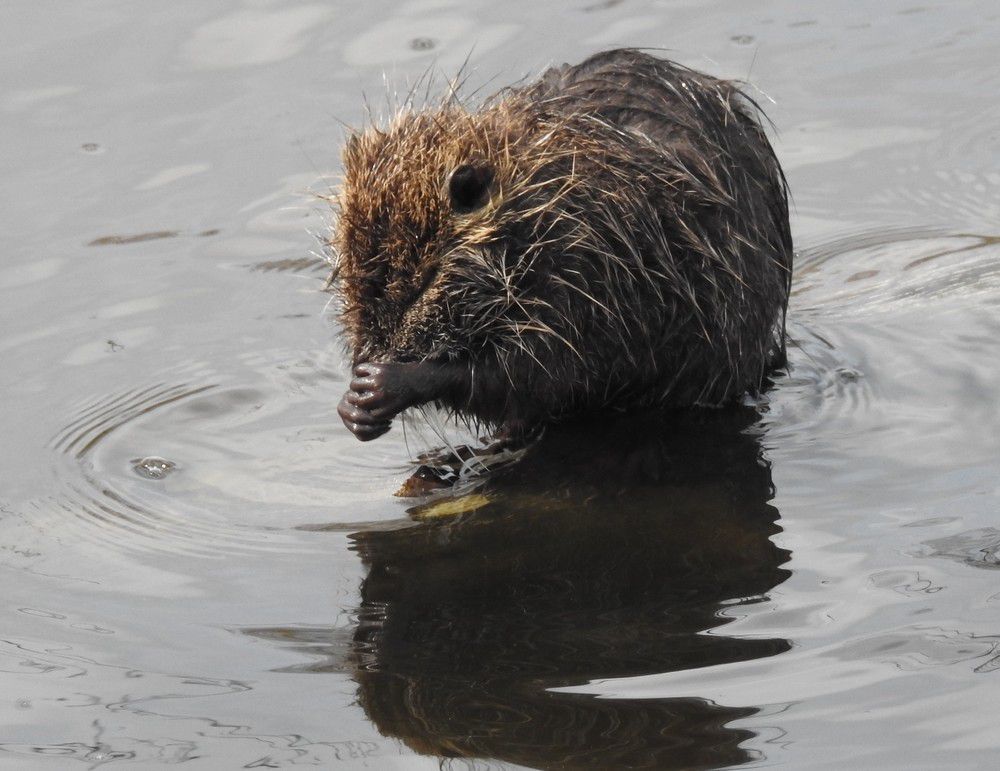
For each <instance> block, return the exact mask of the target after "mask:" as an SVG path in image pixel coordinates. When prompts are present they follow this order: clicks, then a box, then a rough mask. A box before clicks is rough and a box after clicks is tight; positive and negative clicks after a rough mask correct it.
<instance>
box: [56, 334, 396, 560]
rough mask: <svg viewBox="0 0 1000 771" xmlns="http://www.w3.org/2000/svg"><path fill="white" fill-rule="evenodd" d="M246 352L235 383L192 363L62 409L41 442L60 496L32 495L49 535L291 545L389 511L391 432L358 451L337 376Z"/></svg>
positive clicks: (236, 548) (177, 545)
mask: <svg viewBox="0 0 1000 771" xmlns="http://www.w3.org/2000/svg"><path fill="white" fill-rule="evenodd" d="M255 355H256V356H257V360H255V361H254V362H252V367H253V369H254V370H255V374H253V375H249V376H247V377H246V378H245V379H244V380H243V382H238V383H234V382H232V380H233V378H232V377H230V378H225V377H222V376H215V377H212V376H210V375H209V376H205V375H204V369H205V368H204V367H200V368H199V369H200V370H201V371H202V373H203V374H202V377H201V378H199V379H194V380H190V381H188V382H175V383H171V382H169V381H166V380H161V381H160V382H157V383H154V384H152V385H147V386H140V387H133V388H129V389H127V390H123V391H121V392H119V393H115V394H110V395H106V396H102V397H99V398H96V399H92V400H90V401H86V402H84V403H83V404H81V405H80V406H79V407H78V408H76V409H75V410H73V411H72V413H71V414H70V416H69V418H68V419H67V420H66V423H65V426H64V428H62V430H60V431H59V432H58V433H57V434H56V435H55V436H54V437H53V438H52V440H51V441H50V447H51V449H52V450H53V452H54V453H55V454H56V456H57V459H58V462H57V464H56V469H55V471H56V474H57V476H58V477H59V479H60V482H61V484H60V487H61V491H60V492H59V493H58V494H56V495H54V496H52V497H51V498H49V499H48V500H47V501H46V502H44V503H39V506H40V507H41V508H42V509H44V510H45V511H47V512H48V513H49V514H50V515H52V516H55V517H56V518H57V519H58V520H59V532H60V534H61V536H62V537H63V538H65V537H67V536H68V535H69V534H70V533H71V532H72V533H75V534H76V535H77V536H78V537H80V538H82V539H85V540H88V541H96V542H99V543H102V544H105V545H108V544H110V545H113V546H116V547H118V548H126V549H138V550H150V549H152V550H159V551H168V552H170V553H173V554H184V555H190V556H206V557H207V556H216V555H219V554H220V552H247V551H251V552H253V551H279V552H281V551H286V552H287V551H291V552H301V551H303V550H305V551H313V550H317V549H322V548H324V547H325V544H327V543H328V539H323V538H322V537H318V536H315V535H309V534H308V528H305V529H302V528H301V526H302V525H303V524H309V523H314V522H317V521H322V522H330V521H331V519H333V520H334V521H336V520H337V519H344V521H345V522H346V521H348V520H350V522H351V523H352V525H357V524H358V523H359V522H366V521H369V520H371V519H376V520H377V519H380V518H385V517H386V516H392V515H393V513H394V512H393V511H391V510H390V512H389V513H388V514H386V513H385V511H384V508H385V507H384V506H382V507H380V508H379V507H377V506H376V505H375V504H373V502H374V501H383V502H384V500H385V498H386V495H387V493H389V492H391V491H392V485H393V484H398V476H399V469H398V468H394V467H393V464H392V463H391V462H389V460H388V459H389V458H390V457H392V453H393V452H394V451H395V452H397V453H398V449H399V448H398V445H399V442H400V441H401V438H397V439H396V440H395V441H391V440H390V441H389V442H386V443H381V444H380V445H379V446H374V447H366V448H360V449H359V447H357V446H356V445H357V443H356V442H354V441H353V439H352V438H351V437H349V436H348V435H347V434H346V432H345V431H343V429H342V426H340V424H339V420H338V419H337V417H336V415H335V413H334V411H333V410H332V408H331V404H332V399H333V398H334V395H335V394H336V393H337V392H338V390H339V387H338V386H337V385H335V384H334V383H333V382H332V381H333V380H335V379H336V377H337V376H336V374H335V373H333V372H332V371H331V370H329V369H326V368H325V367H324V366H323V364H322V362H320V363H317V362H316V361H308V360H307V361H303V362H299V363H298V365H296V364H294V363H289V361H290V357H288V356H287V355H286V356H284V357H278V358H279V360H281V361H282V362H283V363H282V364H280V365H277V366H272V365H271V362H270V361H269V360H270V359H271V358H272V357H269V356H266V355H261V354H259V353H258V354H255ZM244 363H245V362H244ZM227 380H228V381H229V382H227ZM248 382H249V383H251V384H249V385H248ZM398 457H399V456H398V454H397V461H398ZM331 509H333V510H334V514H333V515H331ZM345 510H346V511H347V512H349V513H345Z"/></svg>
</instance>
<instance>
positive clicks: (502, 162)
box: [331, 50, 792, 439]
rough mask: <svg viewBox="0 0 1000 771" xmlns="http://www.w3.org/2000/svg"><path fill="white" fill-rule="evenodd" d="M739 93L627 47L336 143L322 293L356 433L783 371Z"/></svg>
mask: <svg viewBox="0 0 1000 771" xmlns="http://www.w3.org/2000/svg"><path fill="white" fill-rule="evenodd" d="M759 115H760V113H759V110H758V108H757V106H756V105H755V103H754V102H753V101H752V100H750V99H749V98H748V97H747V96H746V95H745V94H743V93H742V92H741V91H740V89H739V88H738V86H737V85H735V84H733V83H730V82H727V81H722V80H717V79H715V78H712V77H710V76H707V75H704V74H701V73H698V72H695V71H693V70H690V69H687V68H685V67H682V66H680V65H677V64H674V63H672V62H669V61H666V60H663V59H659V58H655V57H653V56H649V55H647V54H644V53H641V52H639V51H634V50H616V51H608V52H605V53H601V54H597V55H596V56H593V57H591V58H590V59H588V60H586V61H585V62H583V63H582V64H579V65H576V66H568V65H567V66H562V67H558V68H553V69H550V70H549V71H547V72H546V73H545V74H544V75H543V76H542V77H541V79H540V80H538V81H537V82H535V83H533V84H531V85H528V86H526V87H521V88H511V89H505V90H502V91H500V92H499V93H498V94H496V95H495V96H493V97H492V98H490V99H489V100H487V101H486V103H485V104H484V105H483V106H482V107H480V108H479V109H478V110H470V109H468V108H467V107H465V106H463V105H461V104H458V103H456V101H455V100H447V101H445V102H444V103H442V104H441V105H439V106H435V107H432V108H428V109H423V110H419V111H403V112H401V113H399V114H398V115H397V116H396V117H395V118H394V119H393V120H392V121H391V123H390V124H389V125H388V126H386V127H384V128H370V129H368V130H366V131H364V132H362V133H358V134H355V135H353V136H351V137H350V139H349V140H348V142H347V146H346V148H345V150H344V181H343V185H342V188H341V189H340V191H339V193H338V195H337V197H336V199H335V204H336V206H337V209H338V220H337V225H336V232H335V236H334V238H333V241H332V244H333V246H334V251H335V253H336V255H337V267H336V271H335V277H334V279H332V281H331V284H332V286H333V287H334V288H335V290H336V291H337V293H338V294H339V296H340V298H341V300H342V322H343V326H344V329H345V330H346V334H347V338H348V342H349V345H350V347H351V350H352V354H353V360H354V361H353V363H354V365H355V372H354V380H353V382H352V384H351V388H350V390H349V391H348V393H347V395H346V396H345V399H344V401H343V402H342V403H341V408H340V413H341V416H342V417H343V418H344V421H345V423H347V424H348V426H349V427H351V428H352V430H354V431H355V433H356V434H357V435H358V436H359V438H362V439H370V438H374V437H375V436H378V435H380V434H381V433H384V431H385V430H388V427H389V422H390V421H391V419H392V418H393V417H394V416H395V414H397V413H398V412H399V411H401V410H402V409H405V408H406V407H408V406H412V405H414V404H419V403H423V402H436V403H438V404H440V405H442V406H445V407H447V408H449V409H451V410H454V411H455V412H458V413H460V414H462V415H465V416H467V417H470V418H472V419H474V420H478V421H481V422H484V423H486V424H489V425H492V426H504V425H507V426H511V425H525V424H533V423H539V422H545V421H550V420H553V419H558V418H559V417H561V416H565V415H567V414H570V413H577V412H581V411H594V410H601V409H609V408H610V409H632V408H638V407H650V406H652V407H673V406H682V405H691V404H710V405H716V404H722V403H725V402H727V401H731V400H733V399H734V398H736V397H738V396H739V395H741V394H743V393H745V392H746V391H748V390H754V389H757V388H759V387H760V386H761V384H762V383H763V381H764V379H765V377H766V375H767V374H768V372H769V370H770V369H771V368H772V367H774V366H775V365H777V364H780V363H781V362H782V358H783V350H784V316H785V309H786V304H787V299H788V291H789V282H790V276H791V267H792V243H791V236H790V233H789V226H788V204H787V194H786V187H785V181H784V176H783V174H782V172H781V169H780V167H779V165H778V162H777V160H776V158H775V155H774V152H773V150H772V149H771V146H770V144H769V143H768V140H767V138H766V136H765V134H764V132H763V130H762V128H761V125H760V123H759Z"/></svg>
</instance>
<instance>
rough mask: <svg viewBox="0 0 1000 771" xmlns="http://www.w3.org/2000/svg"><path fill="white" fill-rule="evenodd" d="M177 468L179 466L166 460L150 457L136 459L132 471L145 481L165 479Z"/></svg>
mask: <svg viewBox="0 0 1000 771" xmlns="http://www.w3.org/2000/svg"><path fill="white" fill-rule="evenodd" d="M175 468H177V464H176V463H174V462H173V461H171V460H167V459H166V458H158V457H156V456H155V455H150V456H149V457H146V458H136V459H135V460H133V461H132V470H133V471H134V472H135V473H136V474H138V475H139V476H141V477H143V478H145V479H163V478H164V477H165V476H167V474H169V473H170V472H172V471H173V470H174V469H175Z"/></svg>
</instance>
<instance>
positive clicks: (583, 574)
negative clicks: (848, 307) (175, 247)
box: [353, 410, 790, 768]
mask: <svg viewBox="0 0 1000 771" xmlns="http://www.w3.org/2000/svg"><path fill="white" fill-rule="evenodd" d="M756 417H757V416H756V415H755V413H753V412H752V411H751V410H738V411H737V410H733V411H692V412H690V413H678V414H676V415H672V416H670V419H669V421H668V422H667V423H665V424H663V425H647V426H645V427H640V426H639V425H637V422H636V421H635V419H634V418H632V419H630V420H627V421H626V420H622V421H620V422H618V423H617V424H615V425H613V426H611V427H601V428H600V429H597V428H595V426H593V425H588V426H566V427H562V428H560V429H558V430H553V431H550V433H549V434H548V435H547V436H546V437H545V439H544V440H543V441H542V442H540V443H539V444H538V445H536V447H535V448H533V450H532V451H531V452H530V453H529V454H528V455H527V456H526V457H525V458H524V459H523V460H522V462H521V463H519V464H517V465H516V466H515V467H513V468H511V469H508V470H507V472H506V473H504V474H503V475H502V476H500V477H499V478H497V479H493V480H491V481H490V482H489V484H488V486H487V487H486V488H480V489H479V490H478V491H477V494H485V495H486V496H487V497H488V498H489V499H490V502H489V503H488V504H487V505H486V506H481V507H479V508H476V509H475V510H474V511H469V512H466V513H464V514H460V515H458V516H456V517H439V518H434V519H430V520H423V521H421V522H419V523H418V524H416V525H414V526H412V527H406V528H401V529H393V530H371V531H367V532H359V533H356V534H355V535H354V536H353V538H354V541H355V547H356V549H357V550H358V551H359V553H360V554H361V557H362V559H363V560H364V562H365V563H366V565H367V566H368V568H369V573H368V576H367V578H366V579H365V580H364V582H363V584H362V589H361V595H362V606H361V611H360V613H359V622H358V627H357V629H356V631H355V635H354V653H353V666H354V669H355V672H354V677H355V679H356V680H357V682H358V685H359V700H360V703H361V705H362V706H363V707H364V709H365V711H366V712H367V714H368V715H369V717H370V718H371V719H372V720H373V721H374V722H375V724H376V725H377V727H378V728H379V729H380V730H381V731H382V732H383V733H385V734H387V735H390V736H394V737H398V738H400V739H402V740H403V741H404V742H405V743H406V744H407V745H408V746H409V747H411V748H412V749H414V750H416V751H417V752H420V753H425V754H431V755H440V756H447V757H466V756H472V757H483V758H496V759H502V760H506V761H510V762H515V763H520V764H523V765H527V766H532V767H543V768H572V767H593V768H611V767H615V768H620V767H626V766H627V767H641V768H667V767H670V768H700V767H707V766H720V765H731V764H736V763H741V762H746V761H748V760H751V759H753V756H752V754H751V753H750V752H749V751H747V750H745V749H743V748H741V747H740V744H741V742H744V741H746V740H747V739H748V738H750V736H751V735H752V734H751V732H749V731H747V730H741V729H735V728H730V727H727V724H728V723H730V722H731V721H733V720H736V719H739V718H742V717H746V716H748V715H751V714H754V712H755V710H753V709H746V708H744V709H731V708H726V707H722V706H718V705H716V704H713V703H711V702H708V701H705V700H701V699H661V700H638V699H637V700H613V699H596V698H592V697H589V696H581V695H578V694H566V693H558V692H553V691H551V690H550V689H552V688H555V687H559V686H566V685H574V684H580V683H585V682H587V681H589V680H592V679H599V678H606V677H623V676H630V675H638V674H648V673H656V672H668V671H673V670H680V669H691V668H698V667H704V666H709V665H717V664H724V663H729V662H735V661H744V660H747V659H753V658H760V657H765V656H771V655H774V654H777V653H781V652H784V651H786V650H788V648H789V647H790V646H789V643H788V642H787V641H786V640H783V639H738V638H731V637H726V636H725V635H724V634H720V633H719V632H718V631H714V632H713V633H711V634H706V632H707V631H708V630H716V629H717V628H718V627H721V626H722V625H723V624H724V623H725V618H724V617H723V616H721V615H720V610H721V608H722V607H723V606H724V605H726V606H731V605H733V604H737V603H751V602H755V601H760V600H761V599H762V598H763V596H764V595H765V594H766V593H767V592H768V591H770V590H771V589H772V588H773V587H774V586H775V585H777V584H779V583H780V582H782V581H783V580H784V579H785V578H786V577H787V575H788V571H787V570H785V569H783V568H782V567H780V566H781V565H782V564H783V563H784V562H785V561H786V560H787V558H788V552H787V551H785V550H784V549H781V548H779V547H777V546H776V545H775V544H774V543H773V542H772V541H771V540H770V536H772V535H774V534H775V533H776V532H778V530H779V528H778V527H777V525H776V524H775V522H776V520H777V517H778V512H777V510H776V509H775V508H774V507H773V506H771V505H770V504H769V503H768V501H769V500H771V498H772V497H773V495H774V489H773V487H772V484H771V473H770V467H769V465H768V463H767V462H766V461H765V460H764V459H763V458H762V456H761V449H760V445H759V442H758V439H757V437H755V436H754V435H753V433H751V431H752V426H753V422H754V421H755V419H756Z"/></svg>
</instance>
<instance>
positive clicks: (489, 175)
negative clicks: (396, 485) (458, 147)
mask: <svg viewBox="0 0 1000 771" xmlns="http://www.w3.org/2000/svg"><path fill="white" fill-rule="evenodd" d="M492 182H493V171H492V170H491V169H490V168H489V167H487V166H473V165H472V164H463V165H462V166H459V167H458V168H457V169H455V170H454V171H453V172H452V173H451V176H450V177H449V178H448V195H449V196H451V205H452V208H453V209H454V210H455V211H457V212H459V213H467V212H471V211H475V210H476V209H478V208H480V207H481V206H484V205H485V204H486V202H487V201H488V200H489V198H490V183H492Z"/></svg>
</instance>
